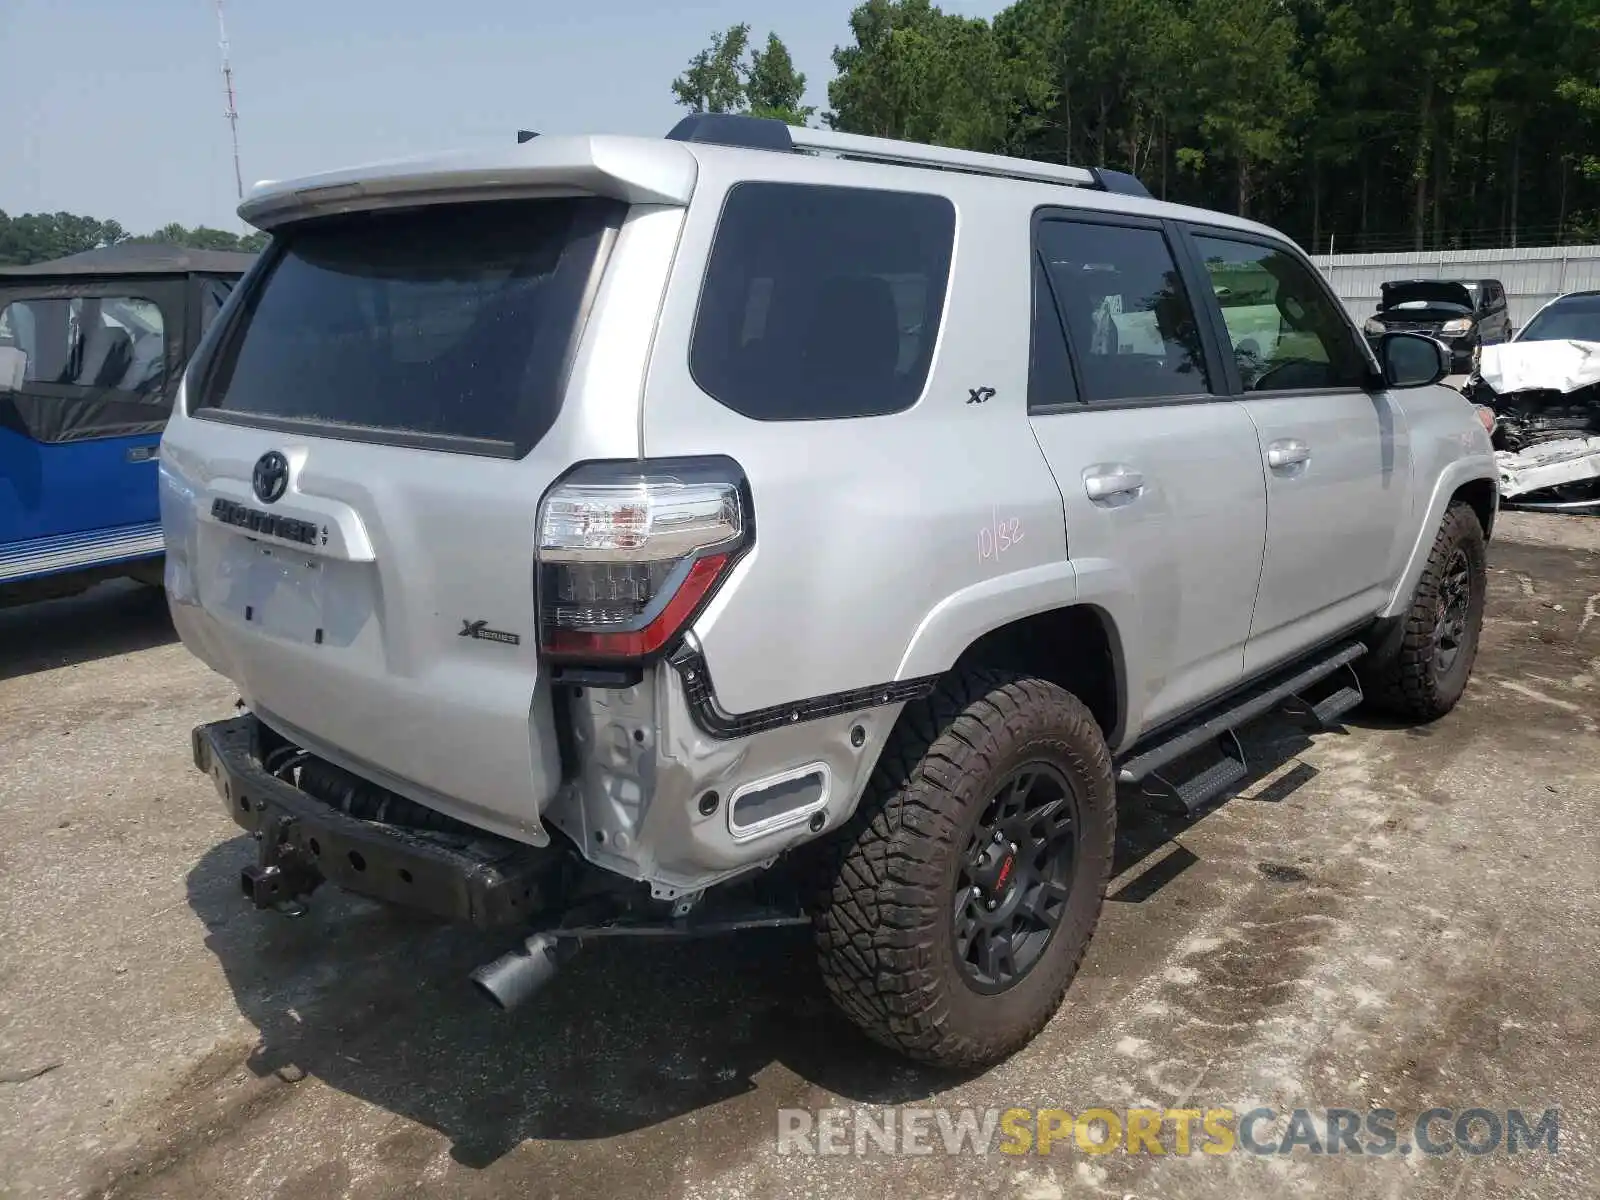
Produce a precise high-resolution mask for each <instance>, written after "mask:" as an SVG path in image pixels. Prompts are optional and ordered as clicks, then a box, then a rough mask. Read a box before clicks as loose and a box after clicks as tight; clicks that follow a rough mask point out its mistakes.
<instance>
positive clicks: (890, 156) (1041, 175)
mask: <svg viewBox="0 0 1600 1200" xmlns="http://www.w3.org/2000/svg"><path fill="white" fill-rule="evenodd" d="M789 137H790V140H791V141H792V142H793V143H794V148H795V149H796V150H802V151H810V152H812V153H824V154H833V155H837V156H838V157H840V158H848V159H855V160H862V161H867V162H882V163H895V164H898V165H900V166H908V167H935V168H939V169H942V170H946V171H964V172H968V173H970V174H977V175H995V176H999V177H1002V178H1005V179H1027V180H1032V181H1034V182H1038V183H1056V184H1066V185H1068V186H1070V187H1088V188H1096V187H1100V186H1102V185H1101V183H1100V180H1099V179H1098V178H1096V176H1095V173H1094V172H1093V171H1091V170H1089V169H1088V168H1087V167H1069V166H1063V165H1061V164H1059V163H1045V162H1034V161H1032V160H1031V159H1026V158H1011V157H1008V156H1007V155H1004V154H984V153H981V152H979V151H977V150H955V149H952V148H950V147H948V146H926V145H923V144H922V143H920V142H902V141H897V140H895V139H893V138H880V137H866V136H864V135H862V134H857V133H838V132H835V131H834V130H831V129H791V130H790V131H789Z"/></svg>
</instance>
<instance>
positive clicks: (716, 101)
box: [672, 24, 816, 125]
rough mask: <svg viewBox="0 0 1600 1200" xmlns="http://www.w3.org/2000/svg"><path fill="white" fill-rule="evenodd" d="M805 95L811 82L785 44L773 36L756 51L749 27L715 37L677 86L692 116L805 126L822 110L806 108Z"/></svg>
mask: <svg viewBox="0 0 1600 1200" xmlns="http://www.w3.org/2000/svg"><path fill="white" fill-rule="evenodd" d="M747 55H748V57H747ZM805 91H806V77H805V76H804V75H802V74H800V73H799V72H798V71H796V70H795V69H794V59H793V58H792V57H791V56H790V54H789V48H788V47H787V46H785V45H784V44H783V39H781V38H780V37H779V36H778V35H777V34H775V33H769V34H768V35H767V42H766V45H765V47H763V48H760V49H757V50H755V51H753V52H752V51H751V49H750V26H749V25H748V24H740V25H733V26H730V27H729V28H727V29H726V30H724V31H722V32H721V33H714V34H712V35H711V45H710V46H708V47H707V48H706V49H704V50H702V51H700V52H699V53H698V54H696V55H695V56H694V57H693V58H691V59H690V60H689V67H688V69H687V70H685V71H684V73H683V74H682V75H680V76H678V78H676V79H674V80H673V81H672V94H673V96H674V97H675V98H676V99H677V101H678V103H679V104H681V105H683V106H684V107H685V108H687V109H688V110H689V111H690V112H697V113H702V112H709V113H752V114H754V115H755V116H759V117H776V118H777V119H778V120H781V121H787V122H788V123H789V124H791V125H804V124H805V123H806V122H807V121H809V120H810V119H811V115H812V113H814V112H815V111H816V109H814V108H808V107H805V106H804V105H802V104H801V101H802V100H803V99H804V98H805Z"/></svg>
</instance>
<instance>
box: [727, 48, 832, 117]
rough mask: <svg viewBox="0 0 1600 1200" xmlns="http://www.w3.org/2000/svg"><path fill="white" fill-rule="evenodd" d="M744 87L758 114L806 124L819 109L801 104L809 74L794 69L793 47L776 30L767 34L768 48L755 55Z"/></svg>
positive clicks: (750, 108) (752, 106) (752, 57)
mask: <svg viewBox="0 0 1600 1200" xmlns="http://www.w3.org/2000/svg"><path fill="white" fill-rule="evenodd" d="M744 87H745V101H746V103H747V104H748V106H749V111H750V112H751V113H752V114H753V115H755V116H758V117H776V118H777V119H778V120H780V121H786V122H788V123H789V124H790V125H804V124H806V123H807V122H809V121H810V120H811V116H812V114H813V113H815V112H816V111H817V110H816V109H815V108H814V107H810V106H807V105H804V104H802V103H801V101H803V100H804V99H805V95H806V77H805V76H804V75H803V74H801V73H800V72H798V71H796V70H795V69H794V59H793V58H791V57H790V55H789V47H787V46H785V45H784V44H783V40H782V39H781V38H779V37H778V35H777V34H775V33H769V34H767V44H766V47H765V49H761V50H757V51H755V52H754V53H753V54H752V55H751V57H750V69H749V72H748V73H747V74H746V76H745V85H744Z"/></svg>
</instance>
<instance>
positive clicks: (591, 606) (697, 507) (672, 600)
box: [538, 458, 755, 662]
mask: <svg viewBox="0 0 1600 1200" xmlns="http://www.w3.org/2000/svg"><path fill="white" fill-rule="evenodd" d="M754 537H755V524H754V521H753V514H752V513H751V506H750V491H749V486H748V485H747V483H746V482H745V478H744V474H743V472H742V471H740V470H739V468H738V466H737V465H736V464H735V463H734V462H733V461H732V460H730V459H724V458H707V459H681V460H657V461H645V462H629V463H589V464H586V465H584V466H581V467H579V468H577V469H576V470H574V471H572V472H570V473H569V474H568V475H566V476H565V477H563V478H562V479H561V480H560V481H558V482H557V483H556V484H555V485H554V486H553V487H552V488H551V489H550V490H549V491H548V492H547V493H546V494H545V497H544V501H543V502H542V503H541V504H540V506H539V541H538V597H539V640H540V646H541V648H542V650H543V651H544V653H545V654H547V655H549V656H550V657H552V658H556V659H563V660H568V661H572V660H581V661H586V662H615V661H638V660H642V659H649V658H653V657H655V656H657V655H659V654H660V653H662V652H663V651H664V650H666V649H668V648H669V647H670V646H671V644H672V642H673V641H674V639H676V638H677V636H678V635H679V634H680V633H681V632H682V631H683V629H684V628H685V627H686V626H687V625H688V624H689V622H690V621H692V620H693V619H694V617H695V615H696V614H697V613H699V611H700V610H701V609H702V608H703V607H704V606H705V603H706V601H707V600H709V599H710V598H711V595H712V593H714V592H715V591H716V589H717V587H718V585H719V584H721V582H722V581H723V580H724V579H725V578H727V575H728V572H729V571H730V570H731V569H732V568H733V565H734V563H736V562H737V561H738V560H739V558H740V557H741V556H742V555H743V554H744V552H745V551H746V550H747V549H748V548H749V547H750V545H751V543H752V542H753V540H754Z"/></svg>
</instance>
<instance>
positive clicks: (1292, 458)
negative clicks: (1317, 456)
mask: <svg viewBox="0 0 1600 1200" xmlns="http://www.w3.org/2000/svg"><path fill="white" fill-rule="evenodd" d="M1310 457H1311V447H1310V446H1308V445H1306V444H1305V443H1304V442H1302V441H1300V440H1299V439H1297V438H1284V439H1283V440H1281V441H1277V442H1273V443H1272V444H1271V445H1270V446H1268V447H1267V466H1269V467H1271V468H1272V469H1273V470H1275V471H1277V470H1281V469H1283V468H1284V467H1293V466H1298V465H1299V464H1300V463H1303V462H1305V461H1306V460H1307V459H1309V458H1310Z"/></svg>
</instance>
